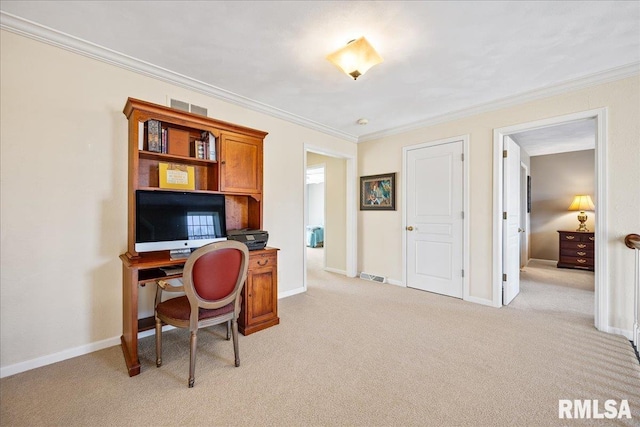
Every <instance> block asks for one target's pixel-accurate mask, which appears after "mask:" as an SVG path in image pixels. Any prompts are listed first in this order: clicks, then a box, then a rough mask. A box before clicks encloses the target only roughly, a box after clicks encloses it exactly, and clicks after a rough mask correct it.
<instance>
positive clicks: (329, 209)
mask: <svg viewBox="0 0 640 427" xmlns="http://www.w3.org/2000/svg"><path fill="white" fill-rule="evenodd" d="M320 164H324V165H325V176H324V179H325V194H326V199H325V230H324V232H325V235H324V251H325V267H326V268H327V269H329V270H331V271H336V272H340V273H344V274H346V269H347V261H346V259H347V228H346V216H347V213H346V212H347V169H346V160H345V159H339V158H336V157H329V156H324V155H321V154H317V153H308V154H307V166H314V165H320Z"/></svg>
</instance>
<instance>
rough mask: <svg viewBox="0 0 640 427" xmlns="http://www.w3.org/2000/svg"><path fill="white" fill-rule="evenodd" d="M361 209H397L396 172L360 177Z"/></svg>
mask: <svg viewBox="0 0 640 427" xmlns="http://www.w3.org/2000/svg"><path fill="white" fill-rule="evenodd" d="M360 210H361V211H395V210H396V174H395V172H393V173H385V174H379V175H369V176H361V177H360Z"/></svg>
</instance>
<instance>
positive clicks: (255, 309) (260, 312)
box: [238, 248, 280, 335]
mask: <svg viewBox="0 0 640 427" xmlns="http://www.w3.org/2000/svg"><path fill="white" fill-rule="evenodd" d="M276 251H277V250H274V249H269V248H268V249H266V250H258V251H252V252H250V255H249V271H248V273H247V281H246V283H245V285H244V289H243V290H242V309H241V311H240V317H239V318H238V326H239V329H240V332H241V333H242V334H244V335H249V334H252V333H254V332H257V331H260V330H262V329H265V328H268V327H270V326H274V325H277V324H279V323H280V319H279V318H278V257H277V252H276Z"/></svg>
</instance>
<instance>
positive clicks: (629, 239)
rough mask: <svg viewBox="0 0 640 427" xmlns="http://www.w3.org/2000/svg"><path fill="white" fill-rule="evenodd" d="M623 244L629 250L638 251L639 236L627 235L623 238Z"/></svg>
mask: <svg viewBox="0 0 640 427" xmlns="http://www.w3.org/2000/svg"><path fill="white" fill-rule="evenodd" d="M624 244H625V245H627V247H628V248H629V249H638V250H640V234H627V236H626V237H625V238H624Z"/></svg>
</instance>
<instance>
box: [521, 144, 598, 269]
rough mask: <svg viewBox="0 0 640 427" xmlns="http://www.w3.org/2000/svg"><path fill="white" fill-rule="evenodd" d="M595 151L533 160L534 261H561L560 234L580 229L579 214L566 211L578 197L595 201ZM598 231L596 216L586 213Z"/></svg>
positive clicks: (532, 240)
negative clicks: (585, 197)
mask: <svg viewBox="0 0 640 427" xmlns="http://www.w3.org/2000/svg"><path fill="white" fill-rule="evenodd" d="M595 188H596V187H595V150H584V151H574V152H571V153H560V154H549V155H546V156H535V157H532V158H531V258H537V259H548V260H554V261H557V260H558V230H569V231H573V230H575V229H577V228H578V225H579V222H578V219H577V218H578V212H569V211H568V210H567V208H568V207H569V205H570V204H571V201H572V200H573V196H575V195H578V194H588V195H590V196H591V198H592V200H593V202H594V203H597V200H596V197H595ZM586 214H587V217H588V219H587V223H586V225H587V228H588V229H589V230H590V231H594V230H595V223H594V219H595V216H594V215H595V214H594V213H593V212H586Z"/></svg>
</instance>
